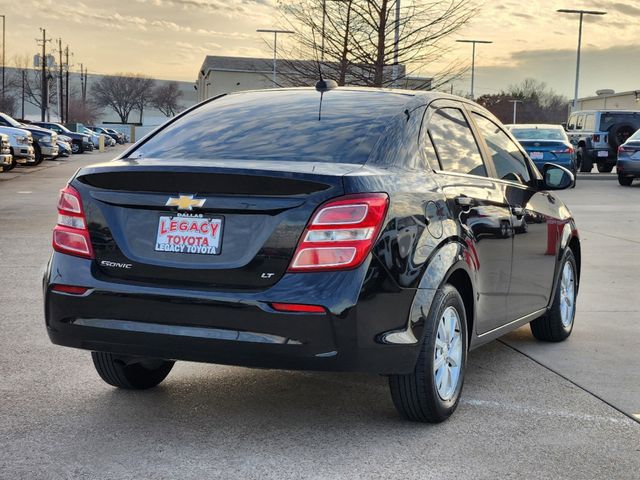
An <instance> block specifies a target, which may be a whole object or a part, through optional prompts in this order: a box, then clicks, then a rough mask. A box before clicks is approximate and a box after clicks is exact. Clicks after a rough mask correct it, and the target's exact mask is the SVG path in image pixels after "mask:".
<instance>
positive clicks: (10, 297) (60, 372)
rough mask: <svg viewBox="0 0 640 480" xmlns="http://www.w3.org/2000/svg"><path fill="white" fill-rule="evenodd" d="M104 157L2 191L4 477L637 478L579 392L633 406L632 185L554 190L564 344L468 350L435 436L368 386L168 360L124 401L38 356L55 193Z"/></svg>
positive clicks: (0, 466) (608, 410) (367, 382)
mask: <svg viewBox="0 0 640 480" xmlns="http://www.w3.org/2000/svg"><path fill="white" fill-rule="evenodd" d="M115 151H116V150H110V151H109V152H108V153H107V154H95V153H94V154H89V155H84V156H76V157H72V160H69V161H67V162H65V163H64V164H61V165H60V166H56V167H50V168H46V169H43V170H41V171H39V172H34V173H28V174H19V175H18V176H16V177H15V178H12V179H9V180H7V181H0V205H2V208H1V209H0V283H1V284H2V285H4V295H3V296H2V297H0V479H12V480H13V479H29V480H31V479H91V480H94V479H95V480H100V479H105V480H106V479H176V478H180V479H203V478H220V479H230V478H242V479H253V478H255V479H258V478H259V479H265V478H267V479H271V478H273V479H284V478H291V479H302V478H304V479H307V478H308V479H342V478H344V479H353V478H385V479H386V478H401V479H413V478H415V479H430V478H477V479H484V478H486V479H489V478H490V479H494V478H517V479H527V478H531V479H547V478H548V479H559V478H572V479H573V478H581V479H590V478H594V479H595V478H617V479H633V478H637V477H638V475H637V474H638V471H639V469H640V424H638V423H636V422H634V421H633V420H631V419H630V418H629V417H628V416H626V415H623V414H622V413H620V412H619V411H618V410H616V409H615V408H612V407H611V406H609V405H608V404H607V403H605V402H603V401H602V400H600V399H599V398H597V397H596V396H594V395H592V394H591V393H589V391H594V393H596V395H598V396H599V397H602V398H604V399H606V400H607V402H611V403H612V404H613V405H615V406H616V407H617V408H619V409H621V410H624V411H626V412H627V413H630V414H633V412H635V411H638V410H637V400H638V398H639V395H638V385H639V384H640V382H638V377H637V374H635V372H634V371H633V370H634V369H636V371H637V366H638V358H640V349H639V348H637V347H638V340H637V339H638V335H637V333H638V331H637V324H638V323H637V320H638V309H637V307H636V306H635V305H636V303H635V302H636V301H635V298H634V297H633V289H634V285H635V282H637V279H638V276H637V274H636V275H635V276H634V273H633V270H634V268H635V271H636V272H637V271H638V269H637V266H638V265H637V261H638V256H637V247H638V245H637V241H636V243H635V244H634V243H633V239H634V238H637V237H636V233H637V228H638V227H637V220H638V216H637V214H635V216H634V214H633V212H632V211H631V209H626V210H625V207H627V202H635V205H638V195H639V194H640V186H639V187H634V188H633V189H621V188H618V187H617V184H614V183H609V182H584V183H582V184H579V185H578V187H577V188H576V189H575V190H572V191H566V192H563V193H562V195H563V197H565V198H566V199H567V201H568V202H570V206H571V208H572V210H573V211H574V213H575V214H576V217H577V218H578V222H579V225H580V227H581V228H582V235H583V241H584V244H583V262H584V269H583V271H584V276H583V282H582V290H581V293H580V297H579V308H578V318H577V323H576V329H575V332H574V335H573V336H572V337H571V339H570V340H569V341H568V342H565V343H563V344H560V345H546V344H541V343H538V342H534V341H533V340H532V339H531V337H530V334H529V333H528V330H527V329H521V330H519V331H517V332H515V333H514V334H511V335H509V336H508V337H506V338H504V339H503V340H502V341H504V342H505V343H501V342H492V343H490V344H488V345H486V346H484V347H482V348H480V349H478V350H476V351H474V352H472V353H471V354H470V356H469V360H468V362H469V363H468V367H469V368H468V372H467V379H466V384H465V388H464V392H463V400H462V403H461V405H460V408H459V409H458V411H457V412H456V414H455V415H454V416H453V417H452V418H451V419H450V420H449V421H447V422H445V423H443V424H440V425H435V426H431V425H418V424H412V423H408V422H405V421H402V420H400V419H399V418H398V416H397V415H396V413H395V411H394V408H393V405H392V403H391V400H390V397H389V393H388V388H387V384H386V380H385V379H384V378H382V377H377V376H367V375H348V374H343V375H335V374H319V373H304V372H288V371H267V370H250V369H245V368H235V367H226V366H216V365H205V364H195V363H187V362H179V363H178V364H177V365H176V367H175V368H174V370H173V371H172V372H171V374H170V375H169V377H168V379H167V380H166V381H165V382H164V383H163V384H162V385H161V386H160V387H158V388H156V389H154V390H151V391H145V392H128V391H119V390H116V389H113V388H111V387H109V386H107V385H106V384H104V383H103V382H102V381H101V380H100V379H99V378H98V375H97V374H96V373H95V371H94V369H93V366H92V363H91V359H90V355H89V354H88V352H85V351H81V350H74V349H67V348H62V347H57V346H54V345H52V344H50V342H49V340H48V338H47V335H46V332H45V328H44V321H43V315H42V298H41V292H40V281H41V274H42V269H43V266H44V264H45V262H46V260H47V258H48V256H49V254H50V231H51V228H52V226H53V224H54V222H55V205H56V200H57V191H58V189H59V188H61V187H62V186H63V185H64V183H65V181H66V179H67V178H68V177H69V176H71V174H72V173H73V172H74V171H75V169H76V168H77V167H78V166H80V165H83V164H87V163H90V162H94V161H99V160H102V159H107V158H108V157H109V156H113V155H114V152H115ZM1 177H2V174H0V178H1ZM597 184H598V185H599V184H601V185H600V186H598V185H597ZM598 188H601V189H602V190H594V189H598ZM611 237H615V238H611ZM633 245H635V247H634V246H633ZM616 252H617V253H618V254H619V255H616ZM634 262H635V263H634ZM512 347H513V348H512ZM634 347H635V348H634ZM514 348H515V349H518V350H520V351H522V352H525V353H526V354H527V355H528V356H525V355H523V354H521V353H519V352H518V351H516V350H514ZM529 357H531V358H529ZM532 359H535V361H534V360H532ZM552 370H555V371H558V372H559V373H560V374H561V375H562V376H560V375H558V374H556V373H554V371H552ZM634 374H635V375H636V376H634ZM563 377H566V379H565V378H563ZM576 384H579V385H581V387H583V388H580V387H578V386H576Z"/></svg>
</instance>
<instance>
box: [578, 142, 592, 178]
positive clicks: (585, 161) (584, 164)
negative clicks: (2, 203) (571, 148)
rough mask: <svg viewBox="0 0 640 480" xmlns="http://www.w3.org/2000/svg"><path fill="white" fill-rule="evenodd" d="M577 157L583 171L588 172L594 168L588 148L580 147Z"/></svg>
mask: <svg viewBox="0 0 640 480" xmlns="http://www.w3.org/2000/svg"><path fill="white" fill-rule="evenodd" d="M577 157H578V166H579V168H580V171H581V172H583V173H588V172H590V171H591V170H592V169H593V161H592V160H591V158H590V157H589V155H587V150H586V149H585V148H584V147H578V153H577Z"/></svg>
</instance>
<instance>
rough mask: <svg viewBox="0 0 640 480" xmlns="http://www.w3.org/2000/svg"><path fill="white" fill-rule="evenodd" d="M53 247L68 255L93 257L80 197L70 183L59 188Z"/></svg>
mask: <svg viewBox="0 0 640 480" xmlns="http://www.w3.org/2000/svg"><path fill="white" fill-rule="evenodd" d="M53 249H54V250H55V251H56V252H60V253H66V254H68V255H75V256H77V257H83V258H93V248H92V247H91V239H90V238H89V231H88V230H87V221H86V219H85V216H84V210H83V208H82V199H81V198H80V194H79V193H78V191H77V190H76V189H75V188H73V187H72V186H70V185H67V186H66V187H65V188H63V189H62V190H60V197H59V199H58V224H57V225H56V226H55V228H54V229H53Z"/></svg>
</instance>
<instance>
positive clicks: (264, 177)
mask: <svg viewBox="0 0 640 480" xmlns="http://www.w3.org/2000/svg"><path fill="white" fill-rule="evenodd" d="M357 168H359V165H353V164H336V163H321V162H320V163H316V162H273V161H267V162H265V161H259V162H251V161H238V160H233V161H216V162H211V161H207V162H200V161H191V160H190V161H184V160H181V161H167V160H158V161H154V160H148V159H145V160H144V161H139V160H119V161H116V162H111V163H106V164H102V165H98V166H94V167H88V168H84V169H82V170H80V171H79V173H78V175H77V176H76V178H75V180H74V182H73V184H74V186H76V188H77V189H78V190H79V191H80V193H81V195H82V199H83V203H84V207H85V212H86V215H87V224H88V227H89V232H90V235H91V241H92V244H93V248H94V251H95V256H96V265H97V268H98V270H99V272H100V274H102V275H107V276H111V277H117V278H123V279H127V280H138V281H141V282H151V283H160V284H171V285H172V286H179V285H184V286H185V288H188V287H193V286H200V287H212V288H232V289H236V288H245V289H246V288H249V289H260V288H266V287H268V286H270V285H272V284H274V283H275V282H277V280H278V279H279V278H280V277H281V276H282V275H283V274H284V272H285V271H286V269H287V266H288V265H289V262H290V260H291V256H292V255H293V252H294V250H295V247H296V245H297V242H298V240H299V237H300V235H301V234H302V232H303V230H304V228H305V226H306V223H307V221H308V219H309V218H310V217H311V214H312V213H313V211H314V210H315V208H316V207H317V206H318V205H319V204H321V203H322V202H324V201H325V200H327V199H329V198H332V197H335V196H339V195H341V194H342V193H343V191H344V190H343V184H342V176H343V175H345V174H346V173H349V172H351V171H353V170H355V169H357ZM214 230H215V232H214ZM214 233H215V234H214Z"/></svg>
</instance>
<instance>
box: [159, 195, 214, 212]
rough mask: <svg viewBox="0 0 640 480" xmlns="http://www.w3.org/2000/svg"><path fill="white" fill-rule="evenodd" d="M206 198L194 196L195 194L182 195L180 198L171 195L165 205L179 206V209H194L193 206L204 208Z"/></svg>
mask: <svg viewBox="0 0 640 480" xmlns="http://www.w3.org/2000/svg"><path fill="white" fill-rule="evenodd" d="M205 201H206V198H193V195H180V196H179V197H178V198H173V197H169V200H167V203H165V205H166V206H167V207H178V210H193V207H196V208H202V206H203V205H204V202H205Z"/></svg>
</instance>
